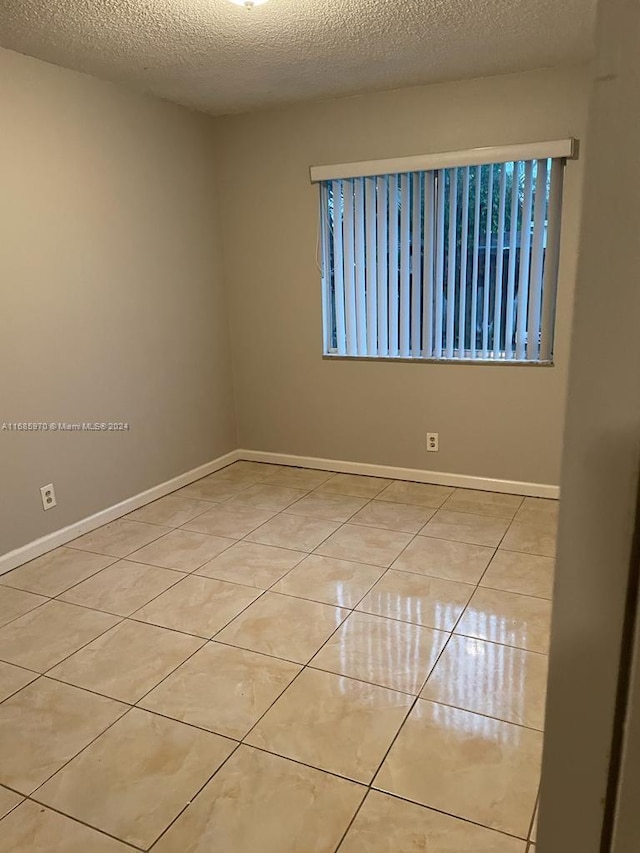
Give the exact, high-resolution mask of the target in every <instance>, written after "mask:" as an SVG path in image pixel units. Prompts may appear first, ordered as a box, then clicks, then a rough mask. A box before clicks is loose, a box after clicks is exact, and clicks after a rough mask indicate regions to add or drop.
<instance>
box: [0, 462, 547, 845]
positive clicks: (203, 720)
mask: <svg viewBox="0 0 640 853" xmlns="http://www.w3.org/2000/svg"><path fill="white" fill-rule="evenodd" d="M556 524H557V502H555V501H549V500H542V499H535V498H524V499H523V498H521V497H518V496H514V495H501V494H489V493H486V492H474V491H470V490H466V489H455V490H454V489H449V488H445V487H442V486H432V485H427V484H421V483H404V482H392V481H390V480H384V479H381V478H376V477H360V476H355V475H350V474H333V473H332V472H330V471H316V470H307V469H300V468H286V467H280V466H275V465H263V464H259V463H253V462H237V463H235V464H234V465H231V466H229V467H228V468H225V469H223V470H221V471H217V472H216V473H214V474H211V475H209V476H208V477H205V478H203V479H202V480H200V481H198V482H197V483H193V484H191V485H190V486H187V487H185V488H183V489H180V490H179V491H177V492H175V493H174V494H172V495H170V496H168V497H165V498H162V499H160V500H158V501H155V502H153V503H151V504H149V505H147V506H145V507H142V508H141V509H139V510H136V511H135V512H133V513H131V514H130V515H129V516H127V517H126V518H123V519H119V520H117V521H114V522H112V523H110V524H107V525H105V526H104V527H103V528H100V529H99V530H94V531H92V532H91V533H88V534H86V535H84V536H81V537H80V538H79V539H76V540H75V541H74V542H70V543H69V544H68V545H66V546H64V547H62V548H58V549H56V550H55V551H53V552H51V553H49V554H46V555H44V556H43V557H40V558H38V559H36V560H33V561H32V562H30V563H28V564H26V565H24V566H21V567H19V568H17V569H15V570H14V571H12V572H9V573H8V574H5V575H3V576H0V755H1V756H2V759H1V760H0V853H31V851H35V850H42V851H51V853H88V852H89V851H90V853H125V851H127V850H132V849H133V850H145V851H147V850H151V851H153V853H211V851H213V850H216V851H220V853H255V851H259V853H334V851H338V850H339V851H340V853H418V851H422V850H425V849H428V850H429V851H430V853H450V851H453V850H455V851H456V853H467V851H468V853H526V851H531V853H533V850H534V847H533V843H534V841H535V824H534V813H535V809H536V803H537V792H538V783H539V773H540V757H541V748H542V729H543V722H544V699H545V690H546V677H547V655H546V653H547V651H548V642H549V619H550V609H551V601H550V599H551V592H552V584H553V565H554V560H553V557H554V551H555V537H556Z"/></svg>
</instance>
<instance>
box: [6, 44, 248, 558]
mask: <svg viewBox="0 0 640 853" xmlns="http://www.w3.org/2000/svg"><path fill="white" fill-rule="evenodd" d="M0 105H1V107H0V109H1V113H2V115H1V119H0V121H1V123H2V131H1V132H0V422H3V421H76V420H77V421H128V422H129V424H130V425H131V429H130V431H129V432H125V433H111V434H104V433H83V434H78V433H58V434H52V433H41V434H33V433H32V434H23V433H9V432H0V480H1V487H2V488H1V498H0V501H1V504H2V509H1V513H0V554H2V553H4V552H6V551H8V550H11V549H13V548H15V547H17V546H20V545H22V544H25V543H26V542H28V541H30V540H33V539H35V538H37V537H39V536H42V535H44V534H46V533H48V532H50V531H53V530H56V529H58V528H61V527H64V526H65V525H68V524H70V523H72V522H74V521H77V520H79V519H80V518H83V517H85V516H87V515H90V514H91V513H93V512H96V511H98V510H100V509H102V508H104V507H107V506H110V505H112V504H114V503H117V502H118V501H120V500H123V499H124V498H127V497H129V496H131V495H134V494H136V493H138V492H140V491H142V490H144V489H147V488H149V487H150V486H153V485H155V484H157V483H159V482H162V481H164V480H166V479H168V478H170V477H173V476H175V475H177V474H180V473H182V472H184V471H186V470H188V469H190V468H192V467H194V466H197V465H199V464H201V463H204V462H206V461H208V460H210V459H212V458H214V457H216V456H218V455H220V454H222V453H225V452H226V451H228V450H230V449H233V448H235V447H236V446H237V435H236V427H235V419H234V411H233V396H232V387H231V372H230V365H229V348H228V331H227V326H228V323H227V312H226V306H225V302H224V296H223V289H222V279H221V275H220V265H219V259H218V248H217V242H216V241H217V223H216V209H215V202H216V197H215V192H214V187H213V170H214V166H215V163H214V162H213V158H212V148H211V138H210V133H211V130H212V126H213V122H212V120H211V119H210V118H207V117H204V116H199V115H197V114H195V113H191V112H189V111H187V110H185V109H182V108H179V107H174V106H171V105H169V104H165V103H162V102H160V101H157V100H152V99H148V98H144V97H140V96H136V95H133V94H129V93H127V92H125V91H124V90H122V89H119V88H117V87H115V86H113V85H110V84H107V83H102V82H99V81H97V80H95V79H92V78H90V77H86V76H83V75H80V74H76V73H73V72H69V71H64V70H62V69H59V68H56V67H54V66H52V65H47V64H45V63H42V62H38V61H36V60H33V59H29V58H26V57H23V56H20V55H18V54H16V53H11V52H9V51H1V50H0ZM51 481H53V482H54V484H55V486H56V490H57V498H58V507H57V508H55V509H53V510H50V511H49V512H47V513H44V512H43V510H42V508H41V504H40V494H39V487H40V486H41V485H44V484H45V483H49V482H51Z"/></svg>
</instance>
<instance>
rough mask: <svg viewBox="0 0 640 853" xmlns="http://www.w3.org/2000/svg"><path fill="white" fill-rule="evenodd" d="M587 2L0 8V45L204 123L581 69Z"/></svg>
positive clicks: (66, 0)
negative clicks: (201, 117) (164, 102)
mask: <svg viewBox="0 0 640 853" xmlns="http://www.w3.org/2000/svg"><path fill="white" fill-rule="evenodd" d="M594 7H595V0H270V2H268V3H266V4H265V5H263V6H259V7H256V8H255V9H252V10H247V9H244V8H241V7H237V6H234V5H232V4H231V3H230V2H229V0H0V45H2V46H3V47H7V48H10V49H12V50H17V51H19V52H21V53H26V54H29V55H31V56H35V57H38V58H40V59H44V60H47V61H49V62H53V63H56V64H58V65H63V66H65V67H67V68H73V69H76V70H78V71H85V72H87V73H89V74H94V75H95V76H97V77H103V78H106V79H109V80H114V81H118V82H122V83H125V84H128V85H130V86H132V87H135V88H136V89H138V90H142V91H146V92H150V93H153V94H155V95H159V96H160V97H163V98H167V99H168V100H171V101H177V102H178V103H181V104H185V105H187V106H191V107H196V108H197V109H201V110H204V111H207V112H210V113H214V114H221V113H228V112H239V111H242V110H249V109H254V108H258V107H264V106H268V105H272V104H279V103H286V102H291V101H300V100H306V99H311V98H322V97H329V96H334V95H348V94H354V93H358V92H366V91H375V90H380V89H390V88H396V87H400V86H408V85H414V84H418V83H427V82H433V81H439V80H454V79H459V78H462V77H481V76H488V75H491V74H503V73H509V72H513V71H525V70H529V69H534V68H541V67H545V66H553V65H560V64H567V63H571V62H576V61H581V60H584V59H586V58H588V57H589V56H590V54H591V40H592V30H593V19H594Z"/></svg>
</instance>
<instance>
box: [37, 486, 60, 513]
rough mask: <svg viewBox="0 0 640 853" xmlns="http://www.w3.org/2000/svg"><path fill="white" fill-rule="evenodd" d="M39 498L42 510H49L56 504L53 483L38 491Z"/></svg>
mask: <svg viewBox="0 0 640 853" xmlns="http://www.w3.org/2000/svg"><path fill="white" fill-rule="evenodd" d="M40 498H41V500H42V509H44V510H47V509H51V508H52V507H54V506H55V505H56V504H57V501H56V490H55V489H54V488H53V483H49V485H47V486H42V488H41V489H40Z"/></svg>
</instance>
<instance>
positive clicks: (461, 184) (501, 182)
mask: <svg viewBox="0 0 640 853" xmlns="http://www.w3.org/2000/svg"><path fill="white" fill-rule="evenodd" d="M574 149H575V145H574V141H573V140H566V141H560V142H555V143H536V144H534V145H530V146H511V147H510V148H502V149H476V150H475V151H469V152H455V153H452V154H446V155H427V156H425V157H408V158H402V159H400V160H391V161H377V162H375V161H373V162H368V163H355V164H347V165H345V166H318V167H313V168H312V170H311V178H312V180H313V181H315V182H319V183H320V203H321V243H322V267H323V291H324V300H323V305H324V349H325V353H326V354H327V355H337V356H353V357H375V358H404V359H406V358H409V359H430V360H431V359H442V360H460V359H464V360H473V361H483V362H512V363H513V362H535V363H551V362H552V359H553V331H554V321H555V303H556V285H557V273H558V255H559V240H560V218H561V207H562V182H563V172H564V164H565V160H566V158H567V157H570V156H574ZM421 166H422V168H420V167H421Z"/></svg>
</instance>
